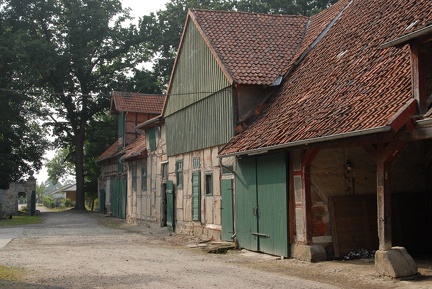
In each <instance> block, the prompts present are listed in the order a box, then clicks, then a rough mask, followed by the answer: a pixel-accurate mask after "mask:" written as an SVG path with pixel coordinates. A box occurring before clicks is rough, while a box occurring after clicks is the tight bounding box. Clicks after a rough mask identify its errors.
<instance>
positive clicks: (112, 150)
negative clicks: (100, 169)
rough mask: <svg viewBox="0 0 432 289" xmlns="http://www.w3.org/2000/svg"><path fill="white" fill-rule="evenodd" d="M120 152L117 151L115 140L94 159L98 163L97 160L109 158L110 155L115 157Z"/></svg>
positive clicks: (117, 145)
mask: <svg viewBox="0 0 432 289" xmlns="http://www.w3.org/2000/svg"><path fill="white" fill-rule="evenodd" d="M121 153H122V152H121V151H119V144H118V141H116V142H115V143H113V144H112V145H111V146H110V147H109V148H108V149H107V150H106V151H104V152H103V153H102V154H101V155H100V156H99V157H98V158H97V159H96V162H97V163H98V162H101V161H104V160H107V159H110V158H112V157H116V156H118V155H120V154H121Z"/></svg>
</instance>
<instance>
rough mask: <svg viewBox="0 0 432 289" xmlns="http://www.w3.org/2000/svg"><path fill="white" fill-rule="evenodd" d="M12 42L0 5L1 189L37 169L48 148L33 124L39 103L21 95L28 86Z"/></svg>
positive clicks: (6, 20) (10, 31)
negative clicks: (21, 79)
mask: <svg viewBox="0 0 432 289" xmlns="http://www.w3.org/2000/svg"><path fill="white" fill-rule="evenodd" d="M1 3H2V2H0V4H1ZM14 41H15V35H14V31H13V23H12V20H11V19H10V17H9V15H8V14H7V11H6V10H5V7H3V6H0V55H1V57H0V103H1V105H0V115H1V117H0V189H7V188H8V186H9V182H13V181H18V180H19V179H21V178H23V177H25V176H26V175H28V174H29V173H30V171H32V170H33V171H37V170H39V169H40V168H41V166H42V155H43V153H44V150H45V148H46V147H47V145H48V141H47V140H46V138H45V133H46V131H45V130H44V129H43V128H42V127H41V126H40V125H39V123H37V122H36V121H35V119H36V117H37V114H38V110H39V106H38V105H39V103H38V102H33V101H31V99H30V98H29V97H27V96H26V95H24V94H23V93H21V92H20V90H22V89H25V88H26V85H27V83H26V82H21V81H20V80H19V79H18V76H19V71H21V70H22V69H23V67H21V66H20V65H19V64H18V63H17V54H16V53H15V50H14Z"/></svg>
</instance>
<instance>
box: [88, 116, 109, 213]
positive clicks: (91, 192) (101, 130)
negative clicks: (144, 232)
mask: <svg viewBox="0 0 432 289" xmlns="http://www.w3.org/2000/svg"><path fill="white" fill-rule="evenodd" d="M116 131H117V118H116V117H115V116H112V115H108V114H103V115H101V116H99V117H98V118H96V119H93V120H92V121H90V124H89V127H88V130H87V137H86V141H85V143H84V154H85V156H86V157H85V159H84V172H85V193H86V197H87V198H88V199H90V200H91V203H92V205H93V203H94V200H95V199H96V198H97V196H98V179H99V176H100V174H101V170H100V166H99V165H97V164H96V159H97V158H98V157H99V156H100V155H101V154H102V153H103V152H104V151H105V150H107V149H108V147H109V146H110V145H111V144H113V143H114V142H115V141H116V140H117V134H116Z"/></svg>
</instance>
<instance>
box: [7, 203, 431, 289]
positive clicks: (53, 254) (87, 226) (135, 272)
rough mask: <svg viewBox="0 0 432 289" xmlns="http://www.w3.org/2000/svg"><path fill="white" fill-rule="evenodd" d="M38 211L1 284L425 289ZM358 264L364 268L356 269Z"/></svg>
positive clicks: (13, 248)
mask: <svg viewBox="0 0 432 289" xmlns="http://www.w3.org/2000/svg"><path fill="white" fill-rule="evenodd" d="M42 216H43V220H44V221H43V223H42V224H37V225H29V226H24V227H21V228H18V229H17V232H18V233H19V234H18V235H17V238H15V239H13V240H12V241H11V242H10V243H9V244H8V245H6V246H5V247H4V248H3V249H0V265H3V266H11V267H19V268H23V269H24V272H25V278H24V281H23V282H7V281H0V288H188V289H190V288H208V287H210V288H293V289H295V288H322V289H330V288H348V287H349V288H407V285H412V286H411V288H430V287H423V285H426V286H427V285H428V284H429V285H430V283H427V284H426V283H423V282H421V283H415V284H412V283H406V282H400V281H392V280H384V279H381V278H378V277H377V276H375V275H373V274H374V273H373V270H372V271H370V267H371V266H364V265H363V267H362V266H360V265H361V264H360V265H359V264H357V265H356V264H354V265H352V264H346V266H345V267H344V266H342V267H341V265H340V264H334V266H333V264H332V263H331V262H324V263H318V264H308V263H303V262H299V261H296V260H277V258H275V257H272V256H269V255H264V254H256V253H251V252H248V251H232V252H229V253H227V254H208V253H206V252H205V251H204V250H202V249H200V248H188V247H187V246H185V245H186V244H187V243H188V242H192V241H193V240H192V239H191V238H187V237H185V236H179V235H170V234H169V232H167V230H166V228H154V227H152V228H151V227H149V226H146V225H140V226H131V225H127V224H125V223H124V221H121V220H116V219H111V218H104V217H103V216H101V215H99V214H95V213H79V212H74V211H66V212H60V213H42ZM0 230H2V229H0ZM339 263H340V262H339ZM341 268H342V269H341ZM361 268H363V269H362V270H366V269H364V268H369V269H367V270H369V271H366V272H363V275H362V274H355V273H354V274H353V272H355V270H359V269H361ZM372 269H373V268H372ZM355 275H359V276H360V277H359V276H355ZM329 276H331V277H329ZM346 276H352V278H346ZM307 279H308V280H307ZM309 280H314V281H309ZM331 284H333V285H331Z"/></svg>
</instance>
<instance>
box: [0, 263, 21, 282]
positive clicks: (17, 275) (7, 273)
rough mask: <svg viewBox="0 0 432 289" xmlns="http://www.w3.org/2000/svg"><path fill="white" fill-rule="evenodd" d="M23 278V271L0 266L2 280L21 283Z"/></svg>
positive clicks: (0, 278)
mask: <svg viewBox="0 0 432 289" xmlns="http://www.w3.org/2000/svg"><path fill="white" fill-rule="evenodd" d="M23 277H24V270H23V269H21V268H15V267H7V266H2V265H0V280H5V281H21V280H22V278H23Z"/></svg>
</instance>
